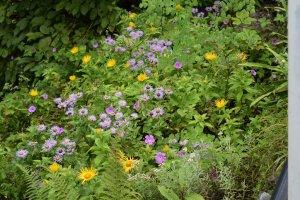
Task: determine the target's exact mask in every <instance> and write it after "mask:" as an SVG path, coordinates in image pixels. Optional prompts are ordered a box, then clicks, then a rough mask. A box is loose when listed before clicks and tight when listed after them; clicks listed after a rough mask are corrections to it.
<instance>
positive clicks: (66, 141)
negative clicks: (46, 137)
mask: <svg viewBox="0 0 300 200" xmlns="http://www.w3.org/2000/svg"><path fill="white" fill-rule="evenodd" d="M69 142H70V139H69V138H64V139H63V140H62V142H61V144H62V145H64V146H68V145H69Z"/></svg>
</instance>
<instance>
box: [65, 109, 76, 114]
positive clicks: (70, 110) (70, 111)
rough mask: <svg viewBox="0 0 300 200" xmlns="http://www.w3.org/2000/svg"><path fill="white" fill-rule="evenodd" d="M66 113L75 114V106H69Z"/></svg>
mask: <svg viewBox="0 0 300 200" xmlns="http://www.w3.org/2000/svg"><path fill="white" fill-rule="evenodd" d="M65 114H66V115H74V109H73V108H68V110H67V111H66V113H65Z"/></svg>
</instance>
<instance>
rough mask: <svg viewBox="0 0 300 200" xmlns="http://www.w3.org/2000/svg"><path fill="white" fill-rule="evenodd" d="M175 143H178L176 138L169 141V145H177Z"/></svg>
mask: <svg viewBox="0 0 300 200" xmlns="http://www.w3.org/2000/svg"><path fill="white" fill-rule="evenodd" d="M175 143H177V140H176V139H175V138H174V139H170V140H169V144H175Z"/></svg>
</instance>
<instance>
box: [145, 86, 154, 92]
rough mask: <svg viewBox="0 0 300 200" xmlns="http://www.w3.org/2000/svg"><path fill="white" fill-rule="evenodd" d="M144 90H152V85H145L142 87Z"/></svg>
mask: <svg viewBox="0 0 300 200" xmlns="http://www.w3.org/2000/svg"><path fill="white" fill-rule="evenodd" d="M144 90H146V91H148V92H150V91H152V90H153V87H152V86H151V85H146V86H145V87H144Z"/></svg>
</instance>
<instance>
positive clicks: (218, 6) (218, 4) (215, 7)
mask: <svg viewBox="0 0 300 200" xmlns="http://www.w3.org/2000/svg"><path fill="white" fill-rule="evenodd" d="M220 10H221V2H220V1H219V0H216V1H215V2H214V5H213V6H207V7H205V11H206V12H212V11H214V12H215V15H219V13H220ZM192 13H193V14H194V15H196V16H197V17H199V18H203V17H204V16H205V13H204V12H203V11H200V10H199V9H198V8H193V9H192Z"/></svg>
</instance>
